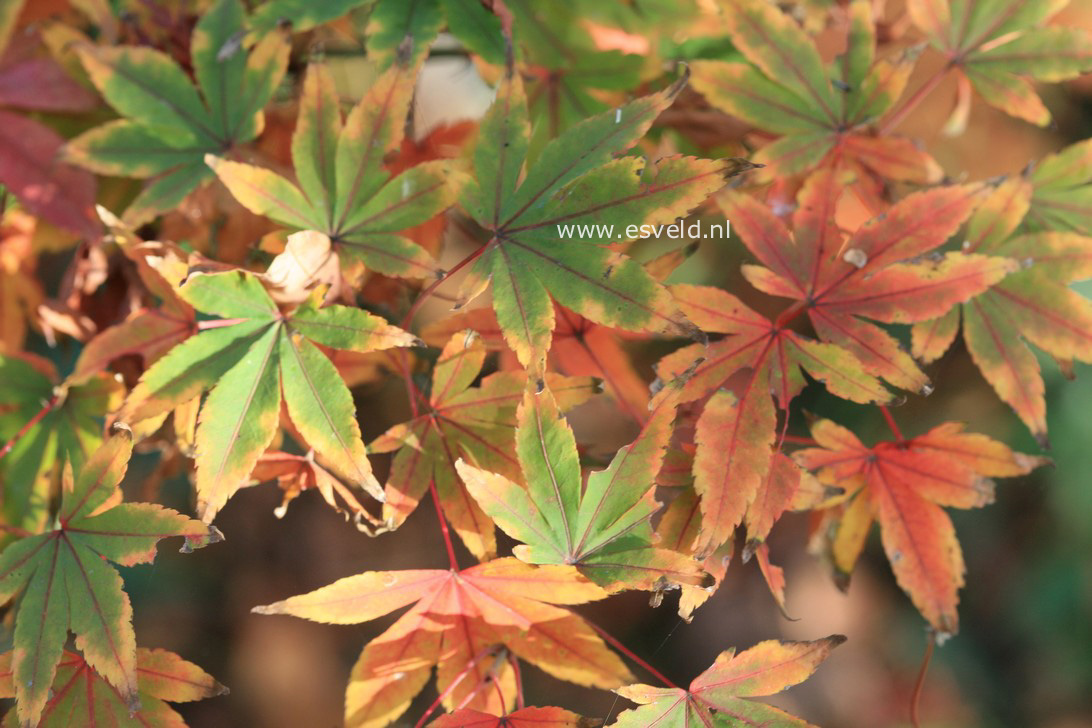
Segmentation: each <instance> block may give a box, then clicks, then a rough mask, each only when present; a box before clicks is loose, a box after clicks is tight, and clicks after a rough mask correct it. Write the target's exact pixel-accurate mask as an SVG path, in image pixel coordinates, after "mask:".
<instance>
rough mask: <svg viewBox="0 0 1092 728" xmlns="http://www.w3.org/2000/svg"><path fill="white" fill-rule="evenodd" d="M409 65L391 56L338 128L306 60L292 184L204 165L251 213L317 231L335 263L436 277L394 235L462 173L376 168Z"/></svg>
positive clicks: (438, 166) (403, 95) (396, 128)
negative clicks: (335, 253) (331, 249)
mask: <svg viewBox="0 0 1092 728" xmlns="http://www.w3.org/2000/svg"><path fill="white" fill-rule="evenodd" d="M418 67H419V66H418V65H416V64H411V63H409V61H408V60H407V59H405V58H400V59H398V62H396V63H395V64H394V65H393V66H391V68H390V69H389V70H387V72H386V73H384V74H382V75H381V76H379V78H378V79H377V80H376V81H375V83H373V84H372V86H371V87H370V88H369V89H368V91H367V92H366V93H365V94H364V97H363V98H362V99H361V100H360V102H359V103H358V104H357V105H356V106H355V107H354V108H353V110H352V111H350V112H349V115H348V117H347V118H346V119H345V120H344V121H342V118H341V112H340V110H339V101H338V96H337V93H336V92H335V90H334V84H333V80H332V78H331V77H330V74H329V71H327V70H326V67H325V66H323V65H322V64H318V63H312V64H311V65H310V67H309V68H308V71H307V78H306V80H305V81H304V87H303V96H302V100H301V103H300V115H299V120H298V121H297V123H296V130H295V132H294V133H293V135H292V159H293V161H294V163H295V168H296V178H297V180H298V182H299V185H298V186H297V185H296V184H293V183H292V182H290V181H289V180H287V179H285V178H284V177H281V176H280V175H278V174H277V173H275V172H273V171H271V170H268V169H263V168H261V167H255V166H253V165H249V164H242V163H239V162H230V161H227V160H224V159H220V158H218V157H215V156H210V157H209V158H208V164H209V165H210V166H211V167H212V169H213V170H215V172H216V174H217V175H218V176H219V178H220V180H221V181H222V182H223V183H224V184H225V185H227V187H228V189H229V190H231V193H232V194H233V195H235V197H236V199H238V200H239V202H240V203H242V204H243V205H244V206H245V207H247V208H248V209H249V210H251V211H252V212H255V213H257V214H259V215H265V216H267V217H269V218H270V219H271V220H274V221H276V222H278V223H280V224H282V225H285V226H287V227H289V228H293V229H298V230H306V229H311V230H318V231H320V232H323V233H325V234H326V235H327V236H329V238H330V240H331V242H332V243H333V244H334V248H335V250H337V251H338V253H339V255H340V258H341V261H342V263H343V264H349V263H351V262H354V261H361V262H363V263H364V264H365V265H367V266H368V267H369V268H371V269H373V270H376V271H379V272H380V273H384V274H386V275H392V276H402V277H407V278H435V277H439V276H440V275H442V273H441V271H440V269H439V268H438V267H437V265H436V261H435V260H434V259H433V258H432V256H431V255H430V254H429V253H428V252H427V251H426V250H425V249H424V248H422V247H421V246H420V245H418V244H417V243H415V242H414V241H413V240H410V239H409V238H408V237H405V236H404V235H401V234H399V233H400V232H402V231H404V230H406V229H408V228H412V227H414V226H415V225H419V224H421V223H423V222H425V221H426V220H428V219H430V218H432V217H433V216H435V215H436V214H438V213H440V212H442V211H443V210H444V209H446V208H447V207H448V206H449V205H450V204H451V203H452V202H453V201H454V199H455V195H456V193H457V192H458V189H459V185H460V183H461V180H462V175H461V173H459V172H458V170H457V166H456V163H455V162H453V161H450V160H436V161H432V162H425V163H422V164H419V165H416V166H414V167H411V168H409V169H407V170H405V171H403V172H402V173H401V174H399V175H398V176H396V177H394V178H393V179H391V174H390V172H389V171H388V170H387V169H386V168H385V166H384V159H385V158H386V157H387V156H388V155H390V154H392V153H394V152H396V151H397V150H399V149H400V148H401V146H402V140H403V137H404V129H405V121H406V114H407V111H408V109H409V103H410V100H411V98H412V97H413V89H414V79H415V78H416V76H417V69H418Z"/></svg>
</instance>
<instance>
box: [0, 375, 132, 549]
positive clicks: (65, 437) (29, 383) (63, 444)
mask: <svg viewBox="0 0 1092 728" xmlns="http://www.w3.org/2000/svg"><path fill="white" fill-rule="evenodd" d="M124 393H125V386H124V385H123V384H121V383H120V382H118V381H117V380H115V379H114V378H113V377H111V376H108V375H107V374H105V373H101V372H100V373H99V374H96V375H93V376H90V377H88V378H87V379H85V380H84V381H82V382H74V381H73V380H71V379H68V380H65V381H63V382H60V383H59V384H58V383H57V375H56V372H55V371H54V370H53V366H52V365H51V364H50V363H49V362H47V361H45V360H41V359H38V358H35V357H31V356H29V355H22V356H0V441H3V442H5V443H6V445H4V447H3V450H2V452H3V453H4V456H3V458H2V459H0V475H2V476H3V494H4V497H3V502H2V505H0V514H2V517H3V521H4V522H5V523H8V524H10V525H13V526H17V527H19V528H24V529H27V530H30V531H37V530H39V529H41V528H43V527H44V526H45V519H46V517H47V516H48V506H49V496H50V493H51V492H53V487H54V484H55V483H56V482H57V481H58V480H59V479H60V476H61V469H62V467H63V466H64V464H65V463H71V465H72V467H73V468H74V469H76V470H79V469H80V468H81V467H82V466H83V464H84V462H86V460H87V458H88V456H89V455H90V454H91V453H92V452H94V451H95V449H96V448H97V447H98V446H99V445H100V444H101V443H102V419H103V417H104V416H105V415H106V414H107V413H108V412H112V411H114V410H115V409H117V407H118V406H119V405H120V404H121V399H122V397H123V395H124ZM5 540H6V536H5ZM2 542H3V541H2V540H0V543H2Z"/></svg>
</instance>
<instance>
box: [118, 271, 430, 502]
mask: <svg viewBox="0 0 1092 728" xmlns="http://www.w3.org/2000/svg"><path fill="white" fill-rule="evenodd" d="M178 292H179V295H180V296H181V297H182V298H183V299H184V300H185V301H186V302H187V303H189V305H191V306H193V308H195V309H196V310H197V311H200V312H202V313H205V314H209V315H212V316H218V317H220V321H216V322H212V323H213V325H212V326H211V327H208V328H206V329H205V330H203V331H201V332H199V333H198V334H197V335H195V336H192V337H190V338H189V339H186V341H185V342H183V343H182V344H180V345H178V346H176V347H175V348H173V349H171V351H170V352H169V353H168V354H167V355H166V356H164V357H162V358H161V359H159V360H158V361H156V363H155V364H153V365H152V366H151V367H149V368H148V369H147V370H146V371H145V372H144V374H143V375H142V376H141V378H140V381H139V382H138V383H137V386H136V387H134V388H133V391H132V392H130V394H129V397H128V398H127V400H126V402H125V404H124V406H123V407H122V409H121V411H120V412H119V413H118V418H119V419H120V420H121V421H123V422H128V421H133V422H139V421H140V420H143V419H147V418H149V417H154V416H156V415H159V414H162V413H164V412H167V411H169V410H171V409H173V408H174V407H176V406H178V405H179V404H182V403H184V402H187V401H189V400H191V399H193V398H194V397H197V396H199V395H200V394H202V393H203V392H205V391H209V396H208V398H207V399H206V400H205V403H204V405H203V406H202V407H201V414H200V419H199V423H198V426H197V435H196V438H197V439H196V448H197V480H196V482H197V486H196V487H197V501H198V513H199V515H200V516H201V518H203V519H204V520H206V521H211V520H212V519H213V518H214V517H215V515H216V512H217V511H218V510H219V509H220V508H221V507H222V506H223V505H224V503H225V502H227V499H228V498H230V497H231V496H232V494H234V493H235V491H236V490H238V489H239V487H241V486H242V485H243V484H244V483H245V482H246V479H247V477H248V476H249V475H250V472H251V470H252V469H253V468H254V465H255V463H257V462H258V458H259V457H260V456H261V454H262V452H264V451H265V449H266V448H267V447H268V446H269V444H270V443H271V442H272V440H273V437H274V435H276V433H277V424H278V416H279V412H280V408H281V393H282V391H283V393H284V403H285V405H286V406H287V409H288V415H289V417H290V418H291V420H292V423H293V424H294V425H295V427H296V429H297V431H298V432H299V433H300V434H301V435H302V436H303V437H304V439H305V440H306V441H307V443H308V444H309V445H310V446H311V447H313V448H314V449H315V452H316V453H317V454H318V456H319V459H320V461H321V462H324V463H326V464H327V465H328V466H329V467H330V468H331V469H332V470H333V471H334V472H335V473H337V474H338V475H339V476H340V477H343V478H345V479H346V480H348V481H349V482H352V483H355V484H356V485H359V486H362V487H363V488H365V489H366V490H367V491H368V492H369V493H371V494H372V495H373V496H375V497H377V498H379V499H382V497H383V493H382V489H381V488H380V486H379V483H378V482H377V481H376V479H375V476H374V475H372V471H371V464H370V463H369V462H368V457H367V453H366V451H365V448H364V443H363V441H362V440H361V438H360V426H359V425H358V424H357V421H356V417H355V407H354V405H353V400H352V395H351V394H350V392H349V389H348V388H347V387H346V386H345V383H344V381H343V380H342V379H341V377H340V376H338V373H337V370H336V369H335V368H334V365H333V364H332V363H331V362H330V360H329V358H327V356H326V355H325V354H323V353H322V351H320V350H319V349H318V348H317V347H316V346H315V344H322V345H324V346H329V347H331V348H335V349H348V350H351V351H357V352H368V351H373V350H376V349H386V348H390V347H396V346H409V345H413V344H415V343H416V341H417V340H416V338H415V337H413V336H412V335H410V334H408V333H406V332H404V331H402V330H401V329H398V328H396V327H394V326H391V325H389V324H388V323H387V322H386V321H384V320H383V319H381V318H379V317H377V316H373V315H372V314H369V313H367V312H365V311H363V310H361V309H357V308H350V307H348V306H339V305H333V306H326V307H324V308H320V307H319V306H320V304H321V298H322V293H323V291H322V290H321V289H317V290H316V291H315V294H314V295H313V296H312V297H311V298H309V299H308V300H307V301H305V302H304V303H302V304H301V305H299V306H298V307H296V308H295V309H294V310H292V311H291V312H290V313H287V314H286V313H283V312H282V311H281V310H280V309H278V307H277V305H276V303H275V302H274V301H273V299H272V298H271V297H270V295H269V293H267V292H266V290H265V288H264V287H263V285H262V283H261V282H260V281H259V279H258V278H257V277H256V276H254V275H253V274H251V273H248V272H246V271H241V270H236V271H226V272H222V273H203V274H194V275H191V276H190V277H189V278H188V279H187V281H186V282H185V284H184V285H182V286H181V287H180V288H179V291H178Z"/></svg>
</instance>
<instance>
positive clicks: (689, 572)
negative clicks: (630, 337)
mask: <svg viewBox="0 0 1092 728" xmlns="http://www.w3.org/2000/svg"><path fill="white" fill-rule="evenodd" d="M680 390H681V385H679V384H678V383H673V384H672V385H671V386H669V387H667V388H666V389H665V390H663V392H662V393H661V395H660V397H659V399H658V400H656V401H654V403H653V407H652V413H651V416H650V417H649V419H648V422H647V423H646V424H645V426H644V428H643V429H642V430H641V433H640V434H639V435H638V436H637V439H636V440H634V442H633V443H631V444H630V445H629V446H627V447H624V448H622V449H621V450H619V451H618V454H617V455H615V457H614V459H613V460H612V461H611V463H610V465H609V466H608V467H607V469H606V470H601V471H599V472H595V473H592V474H591V475H590V476H588V480H587V486H586V487H585V488H583V489H582V488H581V482H582V479H581V474H580V459H579V456H578V454H577V450H576V440H575V438H574V437H573V432H572V429H570V427H569V424H568V422H567V421H566V420H565V419H564V418H562V417H561V414H560V413H559V412H558V408H557V404H556V402H555V401H554V397H553V395H552V393H550V391H549V390H544V391H543V392H542V393H540V394H537V395H536V394H534V393H533V392H531V391H530V390H528V391H527V392H526V393H524V396H523V402H522V404H521V405H520V408H519V410H518V411H517V413H516V419H517V422H518V425H517V427H516V455H517V457H518V458H519V462H520V466H521V468H522V469H523V474H524V478H525V479H526V481H527V487H526V488H524V487H523V486H521V485H518V484H516V483H513V482H512V481H511V480H509V479H508V478H506V477H504V476H503V475H499V474H497V473H493V472H489V471H487V470H482V469H480V468H478V467H476V466H474V465H470V464H468V463H466V462H465V461H462V460H460V461H459V462H458V463H456V467H457V469H458V471H459V475H460V476H461V477H462V479H463V482H464V483H466V487H467V490H468V491H469V492H470V494H471V495H472V496H474V499H475V500H476V501H478V504H479V505H480V506H481V507H482V510H484V511H485V513H486V514H487V515H488V516H489V517H490V518H492V519H493V521H494V522H496V524H497V525H498V526H499V527H500V528H501V530H502V531H504V532H505V533H507V534H508V535H509V536H512V537H513V538H515V539H516V540H518V541H521V542H522V544H523V545H521V546H517V547H516V550H515V554H516V556H518V557H519V558H521V559H523V560H525V561H528V562H530V563H536V564H573V565H575V566H576V567H577V568H578V569H579V570H580V571H581V573H583V574H585V575H586V576H587V577H588V578H590V579H591V580H592V581H594V582H596V583H597V584H600V585H602V586H605V587H607V588H608V589H611V590H618V589H623V588H634V589H648V590H660V589H663V588H666V587H667V586H668V585H673V584H679V583H701V582H702V580H703V577H702V573H701V570H700V569H699V568H698V566H697V564H696V563H695V562H694V561H693V559H691V558H690V557H689V556H687V555H684V554H681V553H677V552H675V551H669V550H667V549H662V548H657V547H656V546H655V545H654V543H655V538H654V534H653V532H652V526H651V524H650V523H649V520H650V519H651V518H652V516H653V515H654V514H655V513H656V511H657V510H658V509H659V507H660V504H659V503H658V502H657V501H656V497H655V496H656V492H655V491H656V488H655V486H656V475H657V473H658V472H659V471H660V467H661V465H662V464H663V460H664V452H665V451H666V449H667V445H668V442H669V441H670V439H671V434H672V423H673V422H674V419H675V409H676V406H677V404H678V398H679V392H680Z"/></svg>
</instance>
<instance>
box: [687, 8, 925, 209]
mask: <svg viewBox="0 0 1092 728" xmlns="http://www.w3.org/2000/svg"><path fill="white" fill-rule="evenodd" d="M723 4H724V6H725V7H724V11H725V12H724V15H723V18H724V20H725V21H726V23H727V28H728V32H729V34H730V35H731V37H732V41H733V44H734V45H735V47H736V48H737V49H738V50H739V51H740V52H741V53H742V54H743V56H744V57H745V58H746V59H747V61H748V62H749V63H739V62H726V61H702V60H699V61H696V62H694V64H693V84H694V88H695V89H697V90H698V91H700V92H701V93H702V94H703V95H704V96H705V97H706V98H707V99H708V100H709V102H710V103H711V104H713V105H714V106H716V107H717V108H720V109H722V110H724V111H727V112H728V113H730V114H732V115H734V116H737V117H739V118H741V119H743V120H745V121H747V122H749V123H751V124H754V125H755V126H756V127H758V128H759V129H762V130H763V131H766V132H772V133H774V134H777V135H779V136H780V138H778V139H777V140H776V141H774V142H773V143H771V144H767V145H766V146H764V147H762V149H760V150H759V151H758V152H757V153H756V154H755V158H754V159H755V162H759V163H762V164H765V165H766V169H765V170H763V171H762V172H760V174H761V175H763V176H764V177H766V178H769V179H773V178H774V177H775V176H778V177H781V176H787V175H796V174H801V173H804V172H807V171H809V170H812V169H814V168H816V167H820V166H821V167H826V168H832V169H839V170H849V171H852V172H854V173H856V174H857V176H858V183H857V189H856V190H855V191H857V192H860V191H861V189H860V188H862V187H864V186H865V185H868V186H869V187H870V188H871V190H872V197H873V198H879V197H880V191H881V189H880V188H882V187H883V180H889V179H890V180H900V181H907V182H915V183H927V182H937V181H939V180H940V178H941V176H942V171H941V169H940V167H939V165H937V163H936V162H935V161H933V159H932V157H930V156H929V155H928V154H927V153H926V152H924V151H922V150H921V149H919V148H918V147H916V146H915V145H914V144H913V143H912V142H911V141H910V140H909V139H906V138H903V137H892V136H883V135H878V134H876V133H875V132H874V131H873V129H872V127H873V126H874V124H875V122H876V121H878V120H879V118H880V117H881V116H883V114H884V113H886V112H887V111H888V110H889V109H890V108H891V106H892V104H894V102H895V100H896V99H898V98H899V96H900V95H901V94H902V92H903V89H905V87H906V82H907V79H908V78H909V76H910V71H911V70H912V68H913V66H914V60H915V57H916V54H915V53H912V52H908V53H905V54H903V55H902V56H900V57H897V58H894V59H877V58H876V30H875V26H876V23H875V20H874V19H873V17H872V14H873V11H872V3H871V2H869V1H868V0H853V2H852V3H850V4H849V7H848V9H847V10H848V19H847V24H846V25H847V27H846V31H845V33H846V49H845V51H844V53H843V54H842V55H841V56H840V57H838V58H836V59H834V60H833V61H831V62H830V63H829V64H824V63H823V62H822V60H821V58H820V56H819V51H818V49H817V48H816V46H815V43H814V41H813V40H811V39H810V38H809V37H808V35H807V34H806V33H805V32H804V30H802V29H801V28H800V27H799V26H798V25H797V24H796V21H794V20H792V19H791V18H790V17H789V16H788V15H786V14H784V13H782V12H781V11H780V10H778V9H777V7H775V6H774V5H772V4H770V3H767V2H765V0H726V2H724V3H723Z"/></svg>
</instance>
